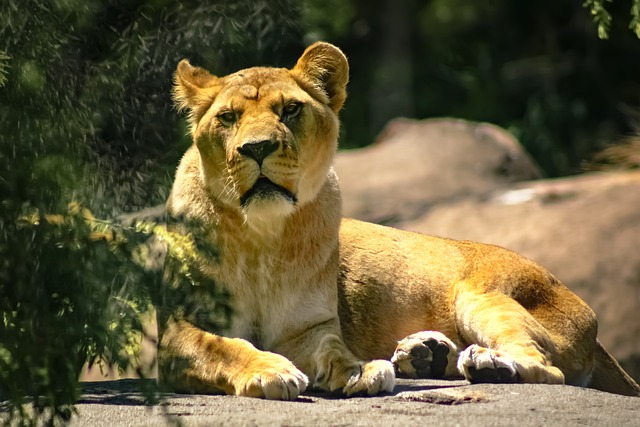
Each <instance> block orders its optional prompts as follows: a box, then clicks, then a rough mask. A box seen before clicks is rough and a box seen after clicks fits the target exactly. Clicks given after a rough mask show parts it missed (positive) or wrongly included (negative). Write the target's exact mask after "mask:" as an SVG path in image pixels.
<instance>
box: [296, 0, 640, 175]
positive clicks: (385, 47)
mask: <svg viewBox="0 0 640 427" xmlns="http://www.w3.org/2000/svg"><path fill="white" fill-rule="evenodd" d="M343 3H346V4H348V5H349V6H348V7H346V6H343V7H342V10H347V11H348V14H346V15H344V16H342V17H341V18H340V21H341V22H342V23H341V25H340V26H339V28H338V29H335V28H334V27H332V26H331V25H327V24H322V21H321V20H318V19H317V18H315V19H310V18H309V16H311V17H314V16H317V15H323V14H325V15H328V16H332V15H331V13H332V11H331V10H332V9H335V8H333V6H331V5H330V4H322V3H320V2H317V1H310V0H307V1H306V2H305V4H306V5H307V6H306V8H305V9H303V12H304V16H306V17H307V18H306V21H305V22H307V23H309V24H311V25H317V28H307V30H308V35H312V36H313V38H318V37H322V38H325V39H327V40H328V41H332V42H335V43H336V44H338V45H339V46H341V47H342V48H343V49H344V51H345V52H346V54H347V56H348V57H349V59H350V63H351V82H350V86H349V100H348V101H347V104H346V106H345V110H344V112H343V113H342V120H343V123H344V126H343V138H342V140H341V144H342V147H344V148H349V147H360V146H364V145H367V144H369V143H371V141H373V140H374V138H375V136H376V135H377V134H378V133H379V132H380V130H381V129H382V127H383V126H384V125H385V124H386V122H387V120H388V119H389V118H391V117H393V116H400V115H413V116H414V117H416V118H427V117H434V116H450V117H458V118H464V119H469V120H476V121H489V122H492V123H495V124H498V125H501V126H503V127H505V128H507V129H509V130H511V131H512V132H513V133H514V134H516V136H517V137H518V138H519V139H520V141H521V142H522V143H523V144H524V145H525V147H526V148H527V150H528V151H529V152H530V153H531V154H532V155H533V156H534V158H535V159H536V160H537V162H538V163H539V164H540V165H541V166H542V168H543V169H544V170H545V171H546V173H547V174H548V175H550V176H559V175H567V174H572V173H577V172H579V171H580V170H581V169H580V165H581V161H582V160H583V159H585V158H587V157H590V155H591V154H592V153H593V152H596V151H598V150H599V149H600V148H601V147H602V146H603V145H604V144H605V143H607V142H610V141H612V140H615V139H617V138H618V137H619V135H620V134H626V133H630V132H633V129H632V127H631V126H630V123H629V120H628V117H627V116H628V114H627V111H628V109H629V107H635V108H637V106H638V104H639V103H640V102H639V101H640V98H639V95H638V94H639V93H640V81H638V79H637V77H636V76H637V75H640V61H638V60H637V58H640V41H639V40H638V39H637V38H636V36H635V34H634V32H631V31H628V29H627V28H626V27H627V25H628V24H627V23H628V22H629V9H628V8H629V2H623V1H621V0H617V1H615V2H612V3H610V2H606V6H607V8H606V11H607V13H608V14H609V16H610V17H611V20H610V27H609V28H610V29H609V31H608V33H607V34H609V35H610V39H609V40H600V39H599V38H598V31H597V30H596V25H594V23H593V21H592V18H591V16H590V14H589V13H590V9H589V8H588V7H584V6H583V4H582V1H581V0H564V1H560V2H558V1H552V0H544V1H542V2H534V1H519V2H510V1H497V2H480V3H479V2H473V1H469V0H431V1H428V2H424V1H420V0H403V1H400V2H395V3H389V2H388V0H370V1H364V0H345V1H344V2H343ZM595 3H598V4H604V3H603V2H601V1H597V0H596V1H595V2H591V3H587V4H586V6H590V5H593V4H595ZM631 4H632V9H631V13H632V18H631V21H632V27H633V30H634V31H636V30H637V28H638V27H637V25H638V24H637V23H638V20H637V15H638V10H639V9H638V4H640V0H632V1H631ZM310 8H311V9H312V10H311V11H309V9H310ZM398 16H400V17H398ZM345 20H346V21H347V24H345V23H344V21H345ZM598 22H599V21H598ZM607 22H609V21H608V20H607Z"/></svg>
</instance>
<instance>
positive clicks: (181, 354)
mask: <svg viewBox="0 0 640 427" xmlns="http://www.w3.org/2000/svg"><path fill="white" fill-rule="evenodd" d="M348 73H349V67H348V63H347V60H346V58H345V56H344V55H343V54H342V52H341V51H340V50H339V49H338V48H336V47H334V46H332V45H330V44H327V43H316V44H314V45H312V46H310V47H309V48H308V49H307V50H306V51H305V52H304V54H303V55H302V57H301V58H300V59H299V60H298V63H297V64H296V65H295V67H294V68H293V69H291V70H287V69H279V68H250V69H246V70H242V71H239V72H237V73H234V74H231V75H228V76H225V77H215V76H213V75H211V74H209V73H208V72H207V71H205V70H203V69H201V68H198V67H193V66H191V65H190V64H189V63H188V62H187V61H182V62H181V63H180V64H179V66H178V70H177V72H176V78H175V92H174V96H175V99H176V102H177V104H178V105H179V107H180V108H182V109H186V110H187V111H188V112H189V120H190V124H191V134H192V136H193V141H194V144H193V146H192V147H191V148H190V149H189V150H188V151H187V153H186V154H185V156H184V158H183V159H182V162H181V164H180V166H179V168H178V171H177V174H176V179H175V183H174V186H173V189H172V192H171V196H170V198H169V200H168V202H167V207H168V211H169V213H170V214H171V215H172V216H175V217H178V218H182V219H184V220H186V221H183V222H182V223H179V224H178V225H177V226H176V228H177V229H179V230H181V231H182V232H188V233H193V234H197V238H198V239H199V240H201V241H204V242H207V244H208V245H209V246H210V247H211V248H212V251H211V252H210V253H206V254H203V255H202V258H206V259H207V261H206V262H202V263H201V264H200V265H197V266H195V267H194V268H193V271H194V275H195V276H197V277H199V278H201V279H202V282H201V283H200V284H199V285H198V286H190V285H184V284H181V283H179V281H177V280H175V276H174V275H173V271H174V268H175V266H173V265H172V263H171V262H170V261H169V262H168V264H167V267H166V269H165V271H166V284H165V286H164V288H163V289H164V291H163V292H164V296H163V298H164V301H163V302H162V303H161V304H159V307H158V323H159V327H160V340H159V355H158V360H159V370H160V379H161V381H163V382H164V383H165V384H167V385H168V386H169V387H171V388H173V389H174V390H177V391H182V392H199V393H213V392H220V391H222V392H224V393H228V394H236V395H243V396H254V397H266V398H270V399H295V398H296V397H297V396H298V395H299V394H300V393H302V392H304V391H305V389H306V388H307V387H308V386H310V385H312V386H314V387H317V388H321V389H326V390H339V391H341V392H342V393H344V394H346V395H354V394H366V395H374V394H378V393H380V392H385V391H391V390H392V389H393V386H394V382H395V373H396V372H397V373H398V374H402V375H407V376H410V377H445V378H446V377H455V376H459V375H464V376H465V377H466V378H468V379H469V380H471V381H474V382H478V381H480V382H482V381H493V382H516V381H518V382H529V383H556V384H561V383H568V384H576V385H582V386H592V387H596V388H600V389H603V390H607V391H611V392H614V393H621V394H630V395H638V394H640V391H639V390H640V389H639V388H638V386H637V385H636V384H635V383H634V382H633V380H631V378H629V377H628V376H627V375H626V374H625V373H624V372H623V371H622V370H621V369H620V368H619V366H618V365H617V363H616V362H615V360H614V359H613V358H611V356H609V355H608V353H606V351H605V350H604V349H603V348H602V347H601V346H600V345H599V343H598V342H597V341H596V319H595V316H594V314H593V312H592V311H591V309H589V307H588V306H587V305H586V304H585V303H584V302H582V301H581V300H580V299H579V298H578V297H577V296H576V295H574V294H573V293H572V292H570V291H569V290H568V289H567V288H566V287H565V286H563V285H562V284H561V283H559V282H558V280H556V279H555V278H554V277H553V276H552V275H551V274H549V273H548V272H547V271H546V270H544V269H543V268H541V267H540V266H538V265H536V264H535V263H533V262H531V261H529V260H527V259H525V258H523V257H520V256H518V255H517V254H515V253H513V252H510V251H507V250H505V249H502V248H499V247H495V246H490V245H483V244H479V243H473V242H459V241H453V240H447V239H441V238H436V237H429V236H424V235H419V234H415V233H408V232H403V231H399V230H394V229H390V228H386V227H382V226H378V225H373V224H368V223H363V222H359V221H355V220H349V219H345V220H341V213H340V193H339V188H338V181H337V177H336V176H335V173H334V172H333V169H332V167H331V164H332V161H333V157H334V155H335V151H336V147H337V139H338V128H339V123H338V112H339V110H340V109H341V107H342V104H343V103H344V101H345V99H346V84H347V80H348ZM189 224H197V226H190V225H189ZM210 283H213V285H210ZM209 286H214V287H211V288H210V287H209ZM214 288H215V289H218V288H222V289H223V290H224V291H225V292H226V293H227V294H228V295H229V296H230V298H231V302H232V305H233V309H234V310H233V315H232V318H231V321H230V322H229V324H228V325H226V326H225V327H223V328H220V323H219V322H218V323H216V318H215V317H216V316H217V314H216V313H217V311H216V309H215V307H216V302H215V298H214V297H213V295H212V293H213V289H214ZM212 325H214V326H212ZM220 329H222V330H220ZM390 360H391V361H390ZM310 380H311V383H310Z"/></svg>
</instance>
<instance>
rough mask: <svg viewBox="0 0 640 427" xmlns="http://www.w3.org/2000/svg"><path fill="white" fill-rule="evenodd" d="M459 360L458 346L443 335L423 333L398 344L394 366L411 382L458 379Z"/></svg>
mask: <svg viewBox="0 0 640 427" xmlns="http://www.w3.org/2000/svg"><path fill="white" fill-rule="evenodd" d="M457 358H458V348H457V346H456V345H455V344H454V343H453V341H451V340H450V339H449V338H447V337H446V336H445V335H444V334H443V333H441V332H437V331H422V332H417V333H415V334H411V335H409V336H408V337H406V338H404V339H402V340H401V341H400V342H398V346H397V347H396V350H395V352H394V353H393V357H392V358H391V363H393V366H394V368H395V370H396V372H397V373H398V374H399V375H404V376H407V377H409V378H450V377H455V376H459V372H458V369H457V367H456V360H457Z"/></svg>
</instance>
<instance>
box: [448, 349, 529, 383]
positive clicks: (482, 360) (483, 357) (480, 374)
mask: <svg viewBox="0 0 640 427" xmlns="http://www.w3.org/2000/svg"><path fill="white" fill-rule="evenodd" d="M458 369H459V370H460V372H462V373H464V376H465V378H466V379H467V380H469V381H471V382H472V383H517V382H519V381H520V375H519V374H518V369H517V364H516V361H515V360H513V358H511V357H510V356H509V355H508V354H506V353H503V352H499V351H497V350H492V349H489V348H484V347H480V346H479V345H476V344H474V345H471V346H469V347H467V348H466V349H465V350H464V351H463V352H462V353H460V358H459V359H458Z"/></svg>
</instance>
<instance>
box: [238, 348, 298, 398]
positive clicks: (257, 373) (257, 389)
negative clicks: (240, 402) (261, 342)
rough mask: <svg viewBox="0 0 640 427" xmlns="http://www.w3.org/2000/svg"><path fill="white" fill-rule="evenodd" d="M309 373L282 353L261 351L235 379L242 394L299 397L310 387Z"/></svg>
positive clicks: (266, 396) (239, 394)
mask: <svg viewBox="0 0 640 427" xmlns="http://www.w3.org/2000/svg"><path fill="white" fill-rule="evenodd" d="M308 384H309V380H308V379H307V376H306V375H305V374H303V373H302V371H300V370H299V369H298V368H296V367H295V366H294V364H293V363H291V362H290V361H289V360H288V359H286V358H285V357H283V356H280V355H279V354H275V353H268V352H261V353H260V356H259V357H257V358H256V359H255V360H254V361H252V362H251V363H250V364H249V366H247V367H246V369H244V370H243V371H242V373H241V374H240V375H239V377H238V378H236V379H235V391H236V394H237V395H238V396H248V397H261V398H266V399H273V400H295V399H296V398H297V397H298V395H300V394H301V393H303V392H304V391H305V390H306V389H307V385H308Z"/></svg>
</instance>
